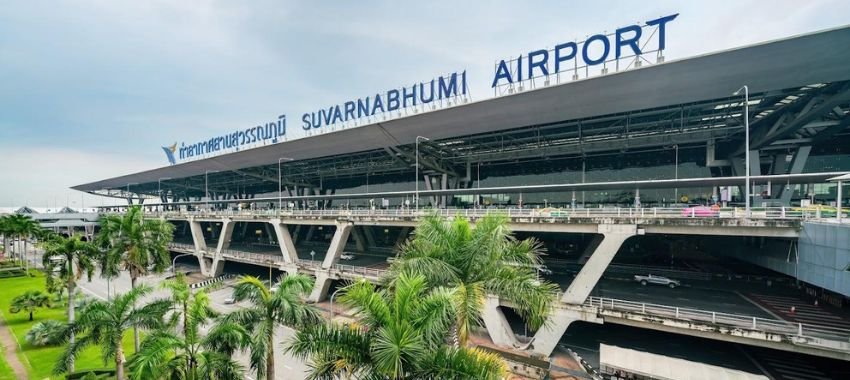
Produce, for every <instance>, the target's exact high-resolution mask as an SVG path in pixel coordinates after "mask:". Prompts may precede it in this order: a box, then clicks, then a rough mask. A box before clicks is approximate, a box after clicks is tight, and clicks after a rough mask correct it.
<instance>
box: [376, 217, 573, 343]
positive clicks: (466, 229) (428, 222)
mask: <svg viewBox="0 0 850 380" xmlns="http://www.w3.org/2000/svg"><path fill="white" fill-rule="evenodd" d="M542 253H543V248H542V246H541V245H540V243H539V242H537V241H536V240H534V239H526V240H517V239H516V238H514V237H513V235H511V231H510V229H509V228H508V218H507V217H506V216H504V215H500V214H488V215H486V216H484V217H483V218H481V219H478V220H477V221H476V223H475V228H473V227H472V226H471V225H470V223H469V221H468V220H466V219H465V218H462V217H460V216H458V217H455V218H453V219H450V220H446V219H444V218H442V217H439V216H437V215H432V216H428V217H426V218H425V219H424V220H422V221H421V222H420V223H419V226H418V227H417V228H416V232H415V235H414V237H413V239H411V240H409V241H408V242H407V243H406V244H404V245H403V246H402V247H401V255H400V259H399V260H396V261H395V262H394V263H393V265H392V266H391V267H390V276H389V278H390V279H391V280H390V282H392V278H394V277H397V276H398V275H399V274H401V273H408V274H413V275H422V276H424V277H425V279H426V281H427V282H428V283H429V284H443V285H444V286H447V287H450V288H452V289H453V290H454V291H453V294H454V303H455V308H454V309H455V313H456V315H455V324H454V332H453V334H456V338H457V343H458V344H459V345H461V346H464V345H466V342H467V339H468V337H469V331H470V330H471V329H472V327H474V326H480V325H481V309H482V307H483V305H484V297H486V295H487V294H493V295H496V296H499V297H500V298H501V299H504V300H507V301H510V302H512V303H513V304H515V305H517V306H516V308H517V312H518V313H519V314H520V315H521V316H522V317H523V318H524V319H525V320H526V323H527V324H528V326H529V327H531V328H532V329H537V328H539V327H540V326H542V325H543V323H544V322H545V321H546V317H547V316H548V314H549V311H550V305H551V303H552V302H553V301H554V299H555V294H556V291H557V290H558V287H557V285H555V284H551V283H548V282H546V281H540V280H539V278H538V277H539V276H538V274H537V268H538V267H539V265H540V258H539V256H540V255H541V254H542Z"/></svg>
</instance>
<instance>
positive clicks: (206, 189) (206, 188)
mask: <svg viewBox="0 0 850 380" xmlns="http://www.w3.org/2000/svg"><path fill="white" fill-rule="evenodd" d="M210 173H218V170H207V171H205V172H204V195H205V196H206V197H207V204H206V206H207V211H210V189H209V182H210V181H209V174H210Z"/></svg>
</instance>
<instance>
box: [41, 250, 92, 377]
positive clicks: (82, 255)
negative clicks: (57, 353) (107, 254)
mask: <svg viewBox="0 0 850 380" xmlns="http://www.w3.org/2000/svg"><path fill="white" fill-rule="evenodd" d="M42 247H43V248H44V256H43V258H42V260H43V265H44V268H46V270H47V276H48V284H50V283H51V282H53V280H54V279H53V277H54V276H57V277H58V278H59V280H60V281H61V282H62V283H63V285H64V286H65V288H66V289H67V290H68V323H74V317H75V313H74V306H75V305H74V304H75V302H74V295H75V291H76V290H77V281H79V280H80V278H82V277H83V275H86V276H88V280H89V281H91V278H92V275H93V274H94V261H95V259H96V258H97V255H98V253H99V251H98V249H97V247H95V246H94V244H92V243H89V242H85V241H83V240H82V239H81V238H80V236H79V235H73V236H71V237H67V238H66V237H64V236H62V235H51V236H50V237H48V240H46V241H44V242H42ZM54 268H59V271H58V273H56V272H54ZM59 296H60V297H61V296H62V293H61V292H60V293H59ZM68 341H69V343H70V344H74V332H73V331H70V335H69V336H68ZM70 360H71V362H70V363H68V372H74V358H73V357H71V358H70Z"/></svg>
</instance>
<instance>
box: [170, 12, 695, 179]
mask: <svg viewBox="0 0 850 380" xmlns="http://www.w3.org/2000/svg"><path fill="white" fill-rule="evenodd" d="M678 16H679V14H678V13H677V14H673V15H669V16H664V17H659V18H656V19H653V20H649V21H647V22H646V23H645V24H643V25H641V24H634V25H628V26H624V27H622V28H618V29H617V30H616V31H615V32H614V33H603V34H594V35H592V36H589V37H587V39H585V40H584V41H580V42H579V41H575V42H573V41H569V42H564V43H560V44H558V45H555V47H554V48H552V49H538V50H533V51H530V52H528V53H527V54H521V55H519V56H518V57H516V58H510V59H503V60H500V61H498V62H497V63H496V64H495V66H494V68H495V70H494V75H493V80H492V81H491V87H492V88H493V89H494V95H496V96H498V95H503V94H511V93H514V92H515V91H523V90H524V89H525V86H527V87H528V88H534V87H536V86H538V85H540V84H542V86H548V85H549V84H550V80H551V79H553V78H554V80H555V83H556V84H557V83H560V82H561V73H567V72H571V73H572V76H571V80H577V79H579V78H580V77H585V78H586V77H588V76H590V75H591V69H592V68H593V71H594V73H596V72H598V73H600V74H607V73H608V70H609V67H608V66H609V65H613V66H614V70H615V71H620V70H625V69H629V68H635V67H640V66H641V62H642V61H645V62H647V63H652V62H651V61H650V60H649V59H647V58H646V57H647V56H650V57H651V55H650V53H655V62H663V59H664V57H663V55H662V52H663V51H664V49H665V48H666V38H667V34H666V25H667V23H669V22H670V21H673V20H674V19H676V17H678ZM621 65H622V67H621ZM538 82H542V83H538ZM468 96H469V90H468V87H467V76H466V71H462V72H454V73H451V74H448V75H445V76H440V77H438V78H434V79H431V80H430V81H428V82H420V83H416V84H414V85H412V86H410V87H401V88H396V89H391V90H388V91H385V92H378V93H376V94H375V95H374V96H366V97H362V98H358V99H352V100H349V101H346V102H344V103H339V104H334V105H331V106H328V107H327V108H320V109H318V110H316V111H311V112H305V113H303V114H302V115H301V128H302V129H303V130H304V131H305V132H306V134H307V135H311V134H312V133H313V131H333V130H334V129H335V128H337V127H339V128H346V127H348V126H354V127H356V126H358V125H359V123H361V122H365V123H371V122H373V121H379V120H388V119H392V118H396V117H402V116H405V115H410V114H417V113H419V112H427V111H430V110H435V109H437V108H438V107H444V106H449V107H450V106H454V105H457V104H460V103H461V102H466V101H468ZM373 118H375V119H374V120H373ZM285 136H286V116H285V115H280V116H278V117H277V120H273V121H271V122H268V123H263V124H259V125H257V126H256V127H251V128H247V129H243V130H238V131H235V132H232V133H228V134H225V135H221V136H216V137H213V138H210V139H208V140H203V141H199V142H195V143H190V144H186V143H180V145H179V146H178V145H177V143H176V142H175V143H174V144H172V145H170V146H164V147H162V150H163V151H164V152H165V155H166V156H167V157H168V162H169V163H170V164H172V165H174V164H176V163H177V162H178V161H184V160H187V159H192V158H198V157H202V156H204V155H207V154H216V153H221V152H223V151H228V150H230V151H238V150H240V149H243V148H251V147H255V146H257V145H258V144H263V145H265V144H266V143H277V142H279V141H281V140H282V138H284V137H285Z"/></svg>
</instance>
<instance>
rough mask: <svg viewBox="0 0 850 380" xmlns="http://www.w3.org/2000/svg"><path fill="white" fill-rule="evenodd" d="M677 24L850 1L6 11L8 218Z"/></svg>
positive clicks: (785, 13) (804, 24)
mask: <svg viewBox="0 0 850 380" xmlns="http://www.w3.org/2000/svg"><path fill="white" fill-rule="evenodd" d="M674 13H679V17H678V18H677V19H676V20H674V21H672V22H671V23H669V24H667V50H666V53H665V56H666V58H667V60H668V61H669V60H672V59H680V58H686V57H691V56H694V55H699V54H705V53H711V52H716V51H720V50H725V49H730V48H735V47H739V46H744V45H748V44H753V43H758V42H763V41H767V40H772V39H778V38H785V37H789V36H793V35H797V34H802V33H809V32H813V31H817V30H823V29H828V28H833V27H837V26H844V25H848V24H850V2H848V1H842V0H837V1H826V0H824V1H817V0H815V1H805V2H803V1H772V2H764V1H743V0H739V1H725V0H723V1H687V2H677V1H640V2H637V1H613V0H611V1H605V2H597V1H594V2H578V1H572V2H566V1H535V2H517V1H464V2H458V1H440V0H434V1H426V2H400V1H371V0H361V1H356V2H330V1H327V2H319V1H300V2H299V1H283V0H281V1H249V2H234V1H215V0H209V1H205V0H195V1H159V0H150V1H109V0H98V1H85V0H79V1H63V0H56V1H42V0H20V1H18V0H8V1H4V2H3V6H2V7H0V175H2V180H0V206H20V205H23V204H28V205H30V206H34V207H52V206H54V205H57V206H59V207H61V206H64V205H69V206H71V207H79V206H82V205H85V206H87V207H88V206H94V205H101V204H104V202H105V204H111V203H114V202H116V201H115V200H112V199H105V200H104V199H102V198H101V197H95V196H92V195H88V194H85V195H84V194H83V193H81V192H78V191H74V190H70V189H69V187H70V186H74V185H78V184H83V183H87V182H92V181H96V180H100V179H105V178H109V177H114V176H118V175H123V174H129V173H133V172H138V171H142V170H147V169H153V168H156V167H161V166H164V165H167V164H168V162H167V161H166V158H165V155H164V154H163V152H162V149H161V147H162V146H165V145H170V144H172V143H174V142H175V141H186V142H187V143H188V142H191V141H200V140H204V139H207V138H210V137H213V136H217V135H221V134H224V133H228V132H232V131H235V130H238V129H245V128H249V127H252V126H255V125H258V124H262V123H265V122H267V121H270V120H276V118H277V116H278V115H280V114H286V115H287V117H288V120H289V124H288V129H287V133H288V137H289V138H294V137H298V136H297V134H298V133H300V132H301V130H300V129H301V128H300V122H299V121H300V119H301V118H300V115H302V114H303V113H305V112H310V111H315V110H318V109H319V108H321V107H327V106H329V105H333V104H338V103H343V102H344V101H346V100H350V99H355V98H359V97H363V96H369V95H371V94H375V93H377V92H380V91H386V90H388V89H391V88H400V87H403V86H409V85H411V84H413V83H416V82H420V81H428V80H430V79H431V78H434V77H436V76H439V75H441V74H445V73H449V72H456V71H457V72H459V71H463V70H466V71H467V72H468V75H469V82H470V83H469V85H470V92H471V95H472V98H473V100H483V99H487V98H489V97H491V96H492V90H491V89H490V82H491V81H492V78H493V71H494V63H495V62H496V61H498V60H499V59H505V58H508V57H515V56H517V55H520V54H524V53H527V52H529V51H533V50H537V49H542V48H551V47H553V46H554V45H557V44H559V43H562V42H566V41H573V40H576V39H579V40H581V39H584V38H585V37H586V36H588V35H592V34H597V33H600V32H610V31H612V30H614V29H616V28H617V27H621V26H625V25H630V24H635V23H643V22H645V21H647V20H652V19H655V18H657V17H660V16H666V15H669V14H674ZM836 48H846V47H836Z"/></svg>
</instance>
